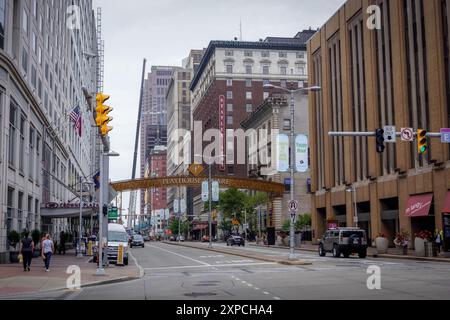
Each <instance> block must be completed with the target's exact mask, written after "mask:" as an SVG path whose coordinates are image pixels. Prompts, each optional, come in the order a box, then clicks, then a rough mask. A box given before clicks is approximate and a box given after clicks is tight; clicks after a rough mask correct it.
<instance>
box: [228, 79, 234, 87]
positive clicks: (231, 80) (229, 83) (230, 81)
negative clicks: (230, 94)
mask: <svg viewBox="0 0 450 320" xmlns="http://www.w3.org/2000/svg"><path fill="white" fill-rule="evenodd" d="M232 86H233V79H227V87H232Z"/></svg>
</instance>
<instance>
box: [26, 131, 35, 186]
mask: <svg viewBox="0 0 450 320" xmlns="http://www.w3.org/2000/svg"><path fill="white" fill-rule="evenodd" d="M35 134H36V130H35V129H34V128H33V127H31V126H30V144H29V146H30V153H29V157H30V161H29V165H30V167H29V169H30V170H29V174H28V176H29V178H30V179H31V180H34V153H35V150H34V139H35Z"/></svg>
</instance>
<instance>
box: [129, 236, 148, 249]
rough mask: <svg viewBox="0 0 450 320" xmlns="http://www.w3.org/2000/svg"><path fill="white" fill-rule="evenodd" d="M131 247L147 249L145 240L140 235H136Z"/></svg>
mask: <svg viewBox="0 0 450 320" xmlns="http://www.w3.org/2000/svg"><path fill="white" fill-rule="evenodd" d="M130 247H131V248H133V247H142V248H144V247H145V242H144V238H143V237H142V236H141V235H140V234H135V235H134V236H133V238H132V239H131V244H130Z"/></svg>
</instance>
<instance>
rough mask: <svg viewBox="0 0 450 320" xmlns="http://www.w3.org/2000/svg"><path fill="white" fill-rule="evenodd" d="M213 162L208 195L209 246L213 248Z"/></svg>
mask: <svg viewBox="0 0 450 320" xmlns="http://www.w3.org/2000/svg"><path fill="white" fill-rule="evenodd" d="M211 180H212V173H211V164H209V176H208V197H209V248H212V190H211V185H212V183H211Z"/></svg>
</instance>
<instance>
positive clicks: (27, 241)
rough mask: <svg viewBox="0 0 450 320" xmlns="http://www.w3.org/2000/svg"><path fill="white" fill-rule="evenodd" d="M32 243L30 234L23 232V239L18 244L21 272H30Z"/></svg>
mask: <svg viewBox="0 0 450 320" xmlns="http://www.w3.org/2000/svg"><path fill="white" fill-rule="evenodd" d="M33 251H34V242H33V239H32V238H31V237H30V232H28V231H25V232H24V237H23V239H22V241H21V242H20V249H19V253H20V254H21V255H22V262H23V271H24V272H25V271H31V270H30V267H31V259H32V258H33Z"/></svg>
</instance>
